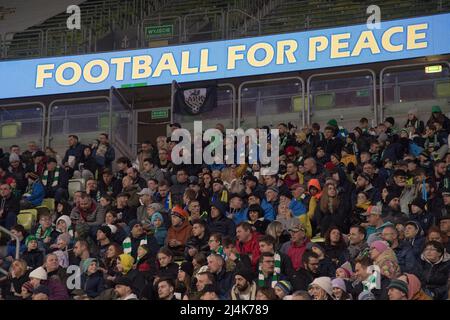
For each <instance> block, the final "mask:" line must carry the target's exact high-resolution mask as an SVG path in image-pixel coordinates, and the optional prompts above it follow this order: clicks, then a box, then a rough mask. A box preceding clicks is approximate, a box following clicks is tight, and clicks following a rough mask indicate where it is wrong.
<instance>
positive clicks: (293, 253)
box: [280, 238, 309, 271]
mask: <svg viewBox="0 0 450 320" xmlns="http://www.w3.org/2000/svg"><path fill="white" fill-rule="evenodd" d="M308 242H309V240H308V239H307V238H306V239H305V240H304V241H303V242H302V243H301V244H300V245H298V246H297V245H295V243H293V242H292V241H289V242H286V243H285V244H283V245H282V246H281V250H280V251H281V252H282V253H284V254H286V255H288V256H289V258H291V261H292V267H294V270H296V271H297V270H298V269H299V268H301V267H303V262H302V256H303V253H305V251H306V245H307V244H308Z"/></svg>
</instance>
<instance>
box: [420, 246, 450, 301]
mask: <svg viewBox="0 0 450 320" xmlns="http://www.w3.org/2000/svg"><path fill="white" fill-rule="evenodd" d="M421 267H422V276H421V282H422V288H423V289H424V291H425V292H426V293H430V294H431V295H432V297H433V299H434V300H445V299H447V296H448V277H449V272H450V255H446V254H444V255H442V257H441V258H440V259H439V260H438V262H436V263H431V262H430V261H428V260H427V259H426V258H425V257H424V256H423V255H422V256H421Z"/></svg>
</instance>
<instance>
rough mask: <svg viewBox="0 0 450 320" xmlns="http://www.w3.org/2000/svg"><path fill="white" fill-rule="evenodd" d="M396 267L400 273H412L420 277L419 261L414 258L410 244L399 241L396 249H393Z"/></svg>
mask: <svg viewBox="0 0 450 320" xmlns="http://www.w3.org/2000/svg"><path fill="white" fill-rule="evenodd" d="M393 250H394V253H395V255H396V257H397V261H398V265H399V267H400V271H401V272H402V273H412V274H415V275H416V276H418V277H420V275H421V270H420V265H419V260H418V259H417V258H416V257H415V256H414V252H413V249H412V247H411V244H410V243H408V242H407V241H404V240H402V241H399V243H398V247H396V248H394V249H393Z"/></svg>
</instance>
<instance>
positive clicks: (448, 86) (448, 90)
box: [435, 80, 450, 98]
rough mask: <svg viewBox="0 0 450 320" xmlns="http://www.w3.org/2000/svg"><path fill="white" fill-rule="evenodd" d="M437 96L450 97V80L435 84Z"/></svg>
mask: <svg viewBox="0 0 450 320" xmlns="http://www.w3.org/2000/svg"><path fill="white" fill-rule="evenodd" d="M435 93H436V98H448V97H450V81H449V80H445V81H437V82H436V84H435Z"/></svg>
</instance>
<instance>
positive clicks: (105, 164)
mask: <svg viewBox="0 0 450 320" xmlns="http://www.w3.org/2000/svg"><path fill="white" fill-rule="evenodd" d="M98 140H99V143H98V145H97V146H95V145H93V146H92V156H93V157H94V158H95V162H96V164H97V167H98V170H99V172H103V170H104V169H109V170H111V169H112V163H113V161H114V159H115V158H116V153H115V150H114V147H113V146H112V145H111V144H110V143H109V136H108V134H107V133H101V134H100V135H99V136H98Z"/></svg>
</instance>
